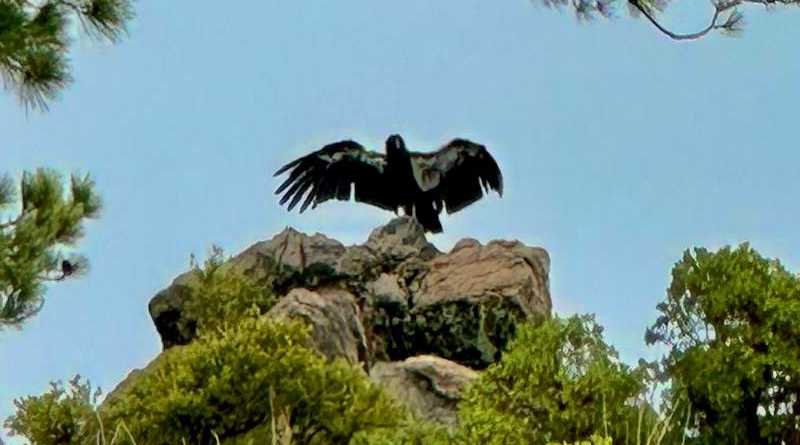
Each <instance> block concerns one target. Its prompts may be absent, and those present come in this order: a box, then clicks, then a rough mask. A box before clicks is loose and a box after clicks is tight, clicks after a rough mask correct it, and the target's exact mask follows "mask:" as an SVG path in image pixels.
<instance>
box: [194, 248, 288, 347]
mask: <svg viewBox="0 0 800 445" xmlns="http://www.w3.org/2000/svg"><path fill="white" fill-rule="evenodd" d="M226 260H227V258H226V257H225V255H224V253H223V251H222V249H220V248H219V247H217V246H214V247H212V249H211V255H209V257H208V258H207V259H206V260H205V262H204V263H203V266H202V267H200V266H198V265H197V264H196V263H195V262H194V259H193V260H192V264H191V266H192V272H193V277H192V278H193V279H192V280H191V281H190V283H189V285H188V290H189V294H188V295H187V296H186V298H185V299H184V301H185V302H186V303H185V306H184V310H185V311H186V318H188V319H191V320H194V321H195V323H196V329H197V331H198V332H200V333H201V332H212V331H215V330H217V329H219V327H220V326H221V325H222V323H229V324H233V323H236V322H237V321H239V320H241V319H242V318H245V317H248V316H251V314H250V313H249V311H250V310H251V309H252V308H253V307H255V308H256V309H257V310H258V313H260V314H264V313H266V312H267V311H268V310H269V309H270V308H272V306H273V305H274V304H275V302H276V299H275V297H274V295H273V293H272V288H271V286H270V282H269V280H265V282H264V283H258V282H256V281H254V280H252V279H250V278H249V277H248V276H246V275H245V274H244V273H243V272H242V271H241V270H239V269H237V268H236V267H232V266H231V265H230V264H229V263H228V264H226Z"/></svg>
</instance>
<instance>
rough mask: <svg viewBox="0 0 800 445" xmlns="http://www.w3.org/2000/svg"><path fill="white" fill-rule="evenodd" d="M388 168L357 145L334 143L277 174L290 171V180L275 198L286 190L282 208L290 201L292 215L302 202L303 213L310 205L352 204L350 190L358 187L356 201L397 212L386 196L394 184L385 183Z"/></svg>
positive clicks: (279, 188)
mask: <svg viewBox="0 0 800 445" xmlns="http://www.w3.org/2000/svg"><path fill="white" fill-rule="evenodd" d="M385 168H386V158H385V157H384V156H383V155H381V154H379V153H374V152H370V151H368V150H366V149H365V148H364V147H362V146H361V145H360V144H358V143H357V142H354V141H349V140H348V141H340V142H335V143H333V144H329V145H326V146H324V147H322V149H320V150H318V151H315V152H313V153H311V154H309V155H306V156H303V157H301V158H298V159H295V160H294V161H292V162H290V163H288V164H286V165H284V166H283V167H281V168H280V169H279V170H278V171H277V172H275V176H279V175H281V174H282V173H285V172H286V171H289V177H288V178H287V179H286V180H285V181H284V182H283V184H281V185H280V187H278V189H277V190H275V194H280V193H281V192H284V190H285V193H284V194H283V196H282V197H281V200H280V204H281V205H283V204H285V203H286V202H287V201H288V202H289V206H288V207H287V209H288V210H289V211H291V210H292V209H293V208H294V207H295V206H296V205H297V204H299V203H300V201H301V200H303V204H302V205H301V206H300V212H301V213H302V212H303V211H305V210H306V209H307V208H308V206H309V205H312V208H313V207H316V206H317V205H318V204H321V203H323V202H325V201H327V200H329V199H334V198H335V199H338V200H341V201H348V200H350V195H351V192H350V190H351V187H352V186H353V185H355V199H356V201H359V202H363V203H366V204H371V205H374V206H377V207H381V208H383V209H386V210H391V211H395V210H396V209H397V204H396V203H395V202H393V200H392V199H391V195H390V194H389V193H387V192H388V189H387V188H388V187H391V184H386V183H385V179H384V178H385V176H384V170H385ZM304 195H305V199H304V198H303V196H304ZM290 200H291V201H290Z"/></svg>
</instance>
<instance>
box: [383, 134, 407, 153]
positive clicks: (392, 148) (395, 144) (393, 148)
mask: <svg viewBox="0 0 800 445" xmlns="http://www.w3.org/2000/svg"><path fill="white" fill-rule="evenodd" d="M405 152H406V143H405V141H403V138H401V137H400V135H398V134H393V135H391V136H389V138H388V139H386V154H400V153H405Z"/></svg>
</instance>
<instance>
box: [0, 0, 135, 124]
mask: <svg viewBox="0 0 800 445" xmlns="http://www.w3.org/2000/svg"><path fill="white" fill-rule="evenodd" d="M132 18H133V8H132V5H131V3H130V0H45V1H34V0H0V75H2V77H3V80H4V81H5V85H6V87H7V88H9V89H11V90H14V91H15V92H16V93H17V96H18V97H19V99H20V101H21V102H22V103H23V104H24V105H25V106H26V107H32V108H39V109H46V108H47V104H48V103H49V102H50V101H52V100H53V99H55V98H56V97H57V95H58V93H59V92H60V91H61V90H63V89H64V87H65V86H66V85H67V84H69V82H70V81H71V75H70V68H69V63H68V58H67V54H68V52H69V49H70V43H71V42H70V38H69V31H70V28H71V26H72V25H73V24H75V25H78V26H79V27H80V28H81V29H82V30H83V31H84V32H85V33H86V34H88V35H91V36H93V37H96V38H98V39H103V40H107V41H111V42H116V41H118V40H119V39H120V38H121V37H122V35H123V34H125V33H126V25H127V23H128V22H129V21H130V20H131V19H132Z"/></svg>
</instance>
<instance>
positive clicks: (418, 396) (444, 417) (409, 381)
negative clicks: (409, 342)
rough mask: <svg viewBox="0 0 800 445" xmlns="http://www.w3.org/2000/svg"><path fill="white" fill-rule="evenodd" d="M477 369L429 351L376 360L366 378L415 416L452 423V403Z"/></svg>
mask: <svg viewBox="0 0 800 445" xmlns="http://www.w3.org/2000/svg"><path fill="white" fill-rule="evenodd" d="M477 377H478V373H477V372H475V371H473V370H472V369H469V368H467V367H465V366H461V365H459V364H457V363H453V362H451V361H449V360H445V359H442V358H439V357H436V356H433V355H422V356H418V357H411V358H408V359H406V360H403V361H401V362H378V363H375V365H374V366H373V367H372V370H371V372H370V378H371V379H372V381H373V382H375V383H377V384H379V385H381V386H382V387H383V388H385V389H386V391H387V392H388V393H389V394H390V395H391V396H392V397H394V398H395V399H396V400H397V401H399V402H400V403H403V404H404V405H406V406H408V407H409V408H410V409H411V411H412V413H414V414H415V415H417V416H418V417H419V418H423V419H427V420H433V421H436V422H441V423H445V424H455V422H456V405H457V404H458V402H459V401H460V400H461V396H462V394H463V391H464V390H465V389H466V387H467V385H468V384H469V383H470V382H471V381H473V380H474V379H475V378H477Z"/></svg>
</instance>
